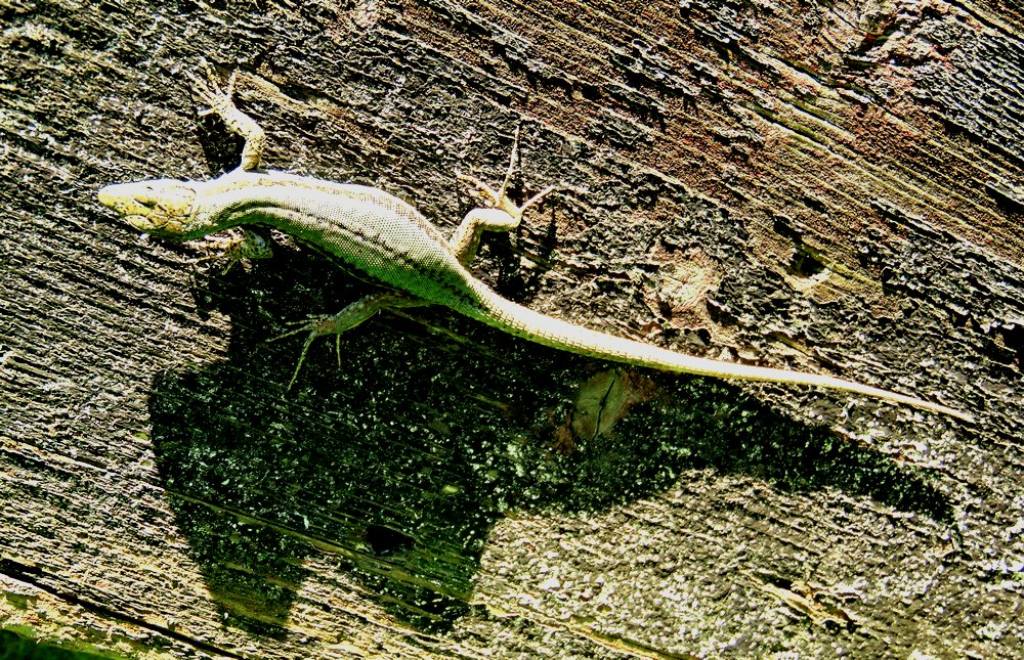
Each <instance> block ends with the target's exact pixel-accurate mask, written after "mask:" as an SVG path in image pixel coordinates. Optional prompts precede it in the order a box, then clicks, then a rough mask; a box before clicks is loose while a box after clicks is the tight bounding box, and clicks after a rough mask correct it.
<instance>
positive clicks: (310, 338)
mask: <svg viewBox="0 0 1024 660" xmlns="http://www.w3.org/2000/svg"><path fill="white" fill-rule="evenodd" d="M285 326H286V327H289V328H291V329H290V330H288V331H287V332H284V333H282V334H279V335H277V336H276V337H271V338H270V339H268V340H267V342H268V343H269V342H272V341H278V340H280V339H286V338H288V337H294V336H295V335H298V334H302V333H303V332H308V333H309V334H308V335H307V336H306V341H305V342H304V343H303V344H302V352H301V353H300V354H299V360H298V362H297V363H296V364H295V371H293V372H292V378H291V380H289V381H288V387H287V388H286V391H289V392H290V391H291V389H292V386H293V385H295V381H296V380H297V379H298V377H299V372H300V371H301V370H302V365H303V364H304V363H305V362H306V356H307V355H308V354H309V347H310V346H312V345H313V342H314V341H315V340H316V338H317V337H323V336H324V335H330V334H333V335H335V342H334V350H335V353H337V355H338V368H339V369H341V334H339V333H338V332H337V321H336V319H335V317H333V316H310V317H309V318H307V319H305V320H302V321H290V322H288V323H286V324H285Z"/></svg>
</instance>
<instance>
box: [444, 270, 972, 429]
mask: <svg viewBox="0 0 1024 660" xmlns="http://www.w3.org/2000/svg"><path fill="white" fill-rule="evenodd" d="M476 284H477V286H475V287H474V288H475V289H476V293H477V294H478V296H479V298H478V299H479V301H480V303H479V307H473V308H467V309H463V310H460V311H462V312H463V313H464V314H466V315H467V316H469V317H471V318H474V319H476V320H478V321H481V322H483V323H486V324H488V325H491V326H494V327H496V328H498V329H500V330H503V331H505V332H508V333H510V334H513V335H516V336H517V337H522V338H523V339H529V340H530V341H533V342H536V343H538V344H543V345H544V346H550V347H551V348H557V349H560V350H564V351H570V352H572V353H578V354H580V355H586V356H590V357H595V358H601V359H605V360H612V361H615V362H624V363H627V364H635V365H640V366H644V367H649V368H652V369H658V370H660V371H670V372H675V373H687V374H696V375H700V376H712V377H715V378H726V379H737V380H753V381H765V382H773V383H787V384H796V385H811V386H815V387H823V388H827V389H833V390H842V391H846V392H853V393H855V394H863V395H865V396H870V397H874V398H877V399H883V400H885V401H891V402H894V403H901V404H904V405H907V406H912V407H914V408H920V409H922V410H929V411H932V412H936V413H940V414H943V415H949V416H951V417H956V418H957V419H962V420H964V421H967V422H973V421H974V417H973V416H972V415H970V414H968V413H965V412H962V411H960V410H956V409H955V408H949V407H947V406H943V405H940V404H937V403H932V402H930V401H925V400H923V399H918V398H916V397H912V396H907V395H905V394H897V393H895V392H890V391H888V390H883V389H881V388H878V387H871V386H870V385H863V384H861V383H855V382H853V381H849V380H843V379H842V378H835V377H833V376H826V375H822V374H812V373H806V372H800V371H789V370H786V369H772V368H770V367H756V366H751V365H747V364H737V363H735V362H725V361H722V360H711V359H707V358H701V357H696V356H693V355H686V354H685V353H676V352H674V351H669V350H665V349H663V348H658V347H657V346H652V345H650V344H643V343H641V342H637V341H632V340H630V339H624V338H622V337H616V336H614V335H609V334H605V333H603V332H596V331H594V330H589V329H587V328H583V327H580V326H578V325H574V324H572V323H567V322H565V321H561V320H559V319H556V318H554V317H551V316H547V315H545V314H541V313H539V312H535V311H533V310H531V309H529V308H527V307H523V306H522V305H518V304H516V303H514V302H512V301H510V300H507V299H505V298H502V297H501V296H499V295H498V294H497V293H495V292H494V291H492V290H491V289H490V288H489V287H487V286H486V285H484V284H483V283H482V282H479V281H478V282H476Z"/></svg>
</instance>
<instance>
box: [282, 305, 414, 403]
mask: <svg viewBox="0 0 1024 660" xmlns="http://www.w3.org/2000/svg"><path fill="white" fill-rule="evenodd" d="M425 304H427V303H425V302H423V301H421V300H417V299H415V298H410V297H409V296H406V295H403V294H400V293H394V292H391V291H382V292H379V293H371V294H369V295H367V296H364V297H363V298H360V299H359V300H356V301H355V302H352V303H349V305H348V306H346V307H345V308H344V309H343V310H341V311H340V312H338V313H337V314H334V315H331V316H313V317H310V318H308V319H306V320H304V321H299V322H297V323H296V324H294V325H295V328H294V329H293V330H289V331H288V332H286V333H284V334H281V335H278V336H276V337H273V338H272V339H270V341H277V340H279V339H284V338H286V337H291V336H293V335H297V334H301V333H303V332H307V333H308V334H307V335H306V341H305V343H303V345H302V352H301V353H300V354H299V360H298V362H297V363H296V364H295V371H294V372H292V378H291V380H290V381H288V388H287V389H288V390H289V391H290V390H291V389H292V386H293V385H295V381H296V379H298V377H299V371H301V370H302V365H303V364H304V363H305V361H306V356H307V355H308V354H309V347H310V346H312V345H313V342H314V341H315V340H316V339H317V337H326V336H328V335H334V336H335V342H334V349H335V353H336V354H337V356H338V368H339V369H340V368H341V335H342V334H343V333H345V332H348V331H349V330H351V329H352V328H355V327H356V326H358V325H360V324H361V323H363V322H364V321H366V320H368V319H369V318H371V317H372V316H373V315H375V314H376V313H377V312H379V311H381V310H383V309H388V308H395V307H418V306H420V305H425Z"/></svg>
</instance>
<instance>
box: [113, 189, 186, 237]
mask: <svg viewBox="0 0 1024 660" xmlns="http://www.w3.org/2000/svg"><path fill="white" fill-rule="evenodd" d="M97 197H98V199H99V202H100V204H103V205H104V206H107V207H110V208H112V209H113V210H115V211H117V212H118V213H120V214H121V215H122V216H124V219H125V220H127V221H128V224H130V225H131V226H133V227H135V228H136V229H138V230H140V231H144V232H146V233H147V234H152V235H154V236H160V237H162V238H170V239H178V240H182V239H185V238H188V237H189V236H190V235H192V234H195V233H197V229H198V227H196V224H198V223H197V222H196V217H195V216H196V214H195V201H196V188H195V184H194V183H190V182H188V181H178V180H177V179H153V180H150V181H135V182H133V183H120V184H117V185H113V186H106V187H104V188H102V189H101V190H100V191H99V193H98V194H97ZM200 233H201V232H200Z"/></svg>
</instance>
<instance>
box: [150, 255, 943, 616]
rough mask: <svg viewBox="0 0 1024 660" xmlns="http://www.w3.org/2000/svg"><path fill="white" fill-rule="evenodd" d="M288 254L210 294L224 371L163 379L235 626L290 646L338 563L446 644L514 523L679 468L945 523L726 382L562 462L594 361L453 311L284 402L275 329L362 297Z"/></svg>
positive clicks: (688, 395) (184, 489)
mask: <svg viewBox="0 0 1024 660" xmlns="http://www.w3.org/2000/svg"><path fill="white" fill-rule="evenodd" d="M278 251H279V252H280V253H281V254H278V256H277V257H276V258H275V259H274V260H271V261H269V262H258V263H256V264H254V265H253V266H252V268H251V269H250V270H249V272H243V269H241V268H236V269H234V271H233V272H232V273H231V274H229V275H226V276H213V277H211V278H204V280H205V281H201V282H197V283H196V290H195V295H196V296H197V298H199V299H200V300H205V301H207V307H208V311H209V308H212V309H216V310H217V311H218V312H220V313H225V314H227V315H229V316H230V317H231V319H232V326H233V336H232V340H231V343H230V347H229V356H228V359H227V361H226V362H222V363H219V364H214V365H210V366H207V367H202V368H196V369H190V370H185V371H174V372H164V373H162V374H160V375H159V376H158V377H157V378H156V379H155V382H154V383H153V386H152V395H151V400H150V416H151V420H152V424H153V434H152V438H153V446H154V449H155V452H156V456H157V460H158V465H159V469H160V472H161V475H162V478H163V480H164V486H165V488H166V491H167V492H168V493H169V494H170V497H171V503H172V506H173V507H174V510H175V513H176V517H177V524H178V525H179V527H180V529H181V530H182V531H183V532H184V533H185V535H186V536H187V537H188V539H189V542H190V554H191V556H192V558H193V559H194V560H195V561H196V562H197V564H198V565H199V566H200V567H201V568H202V570H203V573H204V575H205V578H206V582H207V586H208V588H209V589H210V591H211V593H212V594H213V597H214V599H215V600H216V601H217V602H218V604H219V606H220V607H221V608H222V610H223V614H224V618H225V621H226V622H227V623H228V624H229V625H233V626H238V627H241V628H245V629H249V630H252V631H253V632H257V633H258V634H261V635H270V636H274V635H277V634H282V635H283V634H285V633H286V627H285V624H286V622H287V618H288V615H289V610H290V607H291V606H292V604H293V601H294V599H295V598H296V597H297V593H298V592H299V590H301V588H302V583H303V579H304V577H305V576H306V575H307V572H306V570H305V569H304V568H303V562H304V560H305V559H306V558H307V557H308V556H309V555H310V553H318V552H324V553H330V554H332V555H334V556H336V557H337V561H338V562H339V563H340V564H341V565H342V566H343V568H344V571H343V572H345V573H347V574H348V575H349V576H350V577H351V578H353V579H354V580H356V581H357V582H358V583H361V584H362V585H363V587H364V589H365V592H366V593H367V595H369V596H370V597H371V598H372V599H374V600H376V601H377V602H378V603H379V604H380V605H381V606H382V607H384V609H386V610H387V611H389V612H391V613H392V614H393V615H395V616H396V617H397V618H398V619H399V620H401V621H403V622H405V623H406V624H407V625H409V626H410V627H412V628H413V629H417V630H421V631H440V630H444V629H447V628H448V627H450V625H451V624H452V623H453V622H454V621H455V620H456V619H457V618H458V617H460V616H462V615H463V614H465V613H466V612H467V609H468V608H469V607H470V605H469V603H470V596H471V593H472V589H473V584H474V575H475V572H476V570H477V568H478V562H479V558H480V556H481V553H482V551H483V548H484V546H485V543H486V542H487V538H488V534H489V532H490V530H491V528H492V526H493V525H494V523H495V522H496V521H497V520H498V519H499V518H500V517H501V516H503V515H505V513H506V512H509V511H515V510H533V511H536V510H538V509H540V510H544V509H557V510H562V511H594V510H604V509H606V508H608V507H610V506H612V505H615V504H619V503H622V502H627V501H631V500H635V499H638V498H644V497H647V496H649V495H651V494H653V493H656V492H659V491H660V490H663V489H665V488H668V487H670V486H671V485H672V484H673V483H674V482H675V480H676V479H678V478H679V474H680V472H681V471H682V470H685V469H687V468H695V467H697V468H699V467H705V466H713V467H715V468H716V469H718V470H719V471H722V472H737V473H745V474H749V475H752V476H754V477H756V478H758V479H764V480H766V481H768V482H769V483H771V484H773V485H774V486H775V487H776V488H779V489H784V490H814V489H823V488H835V489H840V490H843V491H845V492H847V493H848V494H850V495H854V496H859V497H864V496H867V497H871V498H874V499H875V500H877V501H879V502H882V503H884V504H886V505H889V506H891V507H894V508H896V509H898V510H902V511H908V512H917V513H921V514H924V515H926V516H929V517H930V518H932V519H934V520H936V521H938V522H942V523H948V522H950V521H951V519H952V509H951V506H950V504H949V502H948V501H947V500H946V499H945V497H944V496H943V495H941V494H940V492H939V491H938V490H937V489H936V488H935V487H934V486H933V485H932V484H931V483H930V481H929V478H928V477H927V475H925V474H922V473H921V472H920V471H918V470H915V469H913V468H909V467H905V466H900V465H897V464H896V463H895V462H894V461H893V460H892V459H890V458H889V457H887V456H884V455H881V454H879V453H876V452H874V451H872V450H870V449H867V448H864V447H860V446H856V445H855V444H853V443H851V442H849V441H846V440H843V439H840V438H838V437H837V436H836V435H835V434H833V433H831V432H830V431H828V430H827V429H825V428H814V427H808V426H805V425H802V424H799V423H796V422H794V421H792V420H790V419H787V418H785V417H783V416H780V415H778V414H776V413H774V412H772V411H771V410H769V409H768V408H767V407H764V406H761V405H759V404H758V403H756V402H755V401H753V400H752V399H750V398H749V397H747V396H745V395H744V394H743V393H742V392H740V391H739V390H737V389H736V388H734V387H732V386H730V385H727V384H723V383H720V382H716V381H710V380H703V379H697V378H685V377H683V378H676V377H672V376H668V375H662V374H651V375H649V377H650V378H652V379H653V380H654V383H655V384H656V387H655V388H654V390H655V392H656V393H655V394H654V395H653V396H652V397H650V398H648V399H647V400H646V401H645V402H643V403H640V404H638V405H637V406H636V407H634V408H633V410H632V411H631V412H630V413H629V414H628V415H627V416H626V417H625V418H624V419H623V420H622V421H621V422H620V423H619V424H618V425H617V426H616V427H615V428H614V429H612V430H611V432H609V433H606V434H603V435H602V434H598V435H596V436H594V437H590V438H587V439H576V443H575V445H574V447H573V449H572V450H571V451H569V452H564V451H563V452H559V451H556V448H555V446H554V441H553V438H555V437H556V436H557V434H558V431H559V427H560V420H563V419H566V418H567V416H570V415H571V414H572V407H573V402H572V396H573V393H574V390H575V389H576V386H577V385H578V383H579V382H581V381H583V380H585V379H586V377H587V375H588V374H590V373H593V372H594V371H595V370H599V369H602V365H601V363H598V362H594V361H592V360H586V359H583V358H580V357H578V356H573V355H566V354H562V353H558V352H555V351H551V350H548V349H545V348H541V347H538V346H534V345H531V344H528V343H526V342H522V341H519V340H516V339H513V338H511V337H507V336H504V335H502V334H500V333H497V332H494V331H492V330H490V329H487V328H484V327H482V326H478V325H475V324H473V323H472V322H470V321H466V320H462V319H450V318H449V316H448V314H447V312H446V311H445V310H437V311H436V312H435V311H423V312H422V313H421V314H418V315H417V318H422V319H425V324H424V323H417V322H415V320H410V319H409V318H400V317H395V316H387V317H384V318H378V319H374V320H373V321H371V322H370V323H368V324H366V325H364V326H362V327H361V328H359V329H357V330H356V331H353V332H352V333H350V334H348V335H346V336H345V337H343V338H342V343H341V346H342V355H341V370H340V371H339V370H337V369H335V368H334V356H333V355H331V353H332V352H333V346H332V344H333V341H326V340H325V341H321V342H318V343H316V344H315V345H314V349H313V350H312V352H311V356H310V358H311V359H310V361H309V364H307V366H306V367H305V368H304V371H303V373H302V374H301V376H300V378H299V381H298V383H297V387H296V389H295V390H294V391H293V392H291V393H287V392H285V389H284V387H285V384H286V383H287V382H288V380H289V378H290V376H291V370H292V368H293V366H294V360H295V358H296V357H297V352H298V346H299V343H300V342H301V340H300V339H298V340H295V341H291V342H288V341H284V342H276V343H267V342H266V339H267V338H268V337H272V336H273V335H274V334H275V331H276V329H275V327H274V324H276V323H280V322H283V321H288V320H295V319H298V318H302V317H303V316H304V315H305V314H307V313H309V311H310V310H316V311H323V312H328V311H333V310H335V309H337V308H340V307H341V306H342V305H343V304H344V299H345V298H346V297H352V293H353V289H354V288H355V287H354V285H353V283H352V282H351V280H350V279H347V278H346V277H345V276H344V275H343V274H339V273H337V272H336V271H335V269H333V268H332V267H331V264H329V263H327V262H326V260H325V259H324V258H322V257H317V256H315V255H308V254H301V255H300V254H298V253H295V252H294V251H290V250H278ZM296 274H298V280H297V281H295V280H294V279H292V278H294V276H295V275H296ZM435 322H436V326H435V325H434V324H435ZM431 328H433V329H434V330H436V331H438V332H442V333H444V337H443V338H441V339H438V338H437V337H435V336H432V333H431V331H430V330H431ZM425 329H426V330H425ZM561 426H562V427H564V424H562V425H561Z"/></svg>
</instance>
